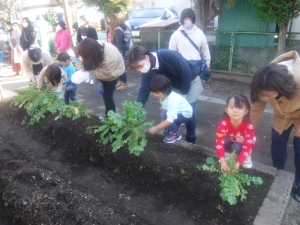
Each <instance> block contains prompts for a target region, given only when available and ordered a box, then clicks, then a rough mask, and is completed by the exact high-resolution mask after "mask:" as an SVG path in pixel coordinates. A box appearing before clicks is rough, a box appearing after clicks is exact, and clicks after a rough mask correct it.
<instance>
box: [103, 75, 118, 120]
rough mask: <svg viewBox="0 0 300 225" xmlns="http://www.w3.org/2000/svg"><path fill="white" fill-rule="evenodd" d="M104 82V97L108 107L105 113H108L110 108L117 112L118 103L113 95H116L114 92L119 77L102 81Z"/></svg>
mask: <svg viewBox="0 0 300 225" xmlns="http://www.w3.org/2000/svg"><path fill="white" fill-rule="evenodd" d="M102 82H103V93H102V97H103V101H104V105H105V108H106V110H105V114H106V115H107V112H108V111H109V110H112V111H114V112H116V105H115V102H114V98H113V95H114V92H115V89H116V85H117V82H118V79H116V80H112V81H102Z"/></svg>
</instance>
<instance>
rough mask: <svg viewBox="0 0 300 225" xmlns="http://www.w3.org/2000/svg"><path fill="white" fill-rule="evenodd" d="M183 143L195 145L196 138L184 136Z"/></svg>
mask: <svg viewBox="0 0 300 225" xmlns="http://www.w3.org/2000/svg"><path fill="white" fill-rule="evenodd" d="M185 141H186V142H188V143H192V144H195V143H196V138H190V137H187V136H185Z"/></svg>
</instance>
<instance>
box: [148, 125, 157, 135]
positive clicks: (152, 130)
mask: <svg viewBox="0 0 300 225" xmlns="http://www.w3.org/2000/svg"><path fill="white" fill-rule="evenodd" d="M157 131H158V129H157V128H156V127H150V128H149V129H148V132H149V133H150V134H155V133H156V132H157Z"/></svg>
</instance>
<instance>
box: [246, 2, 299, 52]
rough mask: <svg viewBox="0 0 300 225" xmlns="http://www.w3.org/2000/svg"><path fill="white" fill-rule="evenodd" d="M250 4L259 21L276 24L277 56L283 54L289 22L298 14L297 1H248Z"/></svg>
mask: <svg viewBox="0 0 300 225" xmlns="http://www.w3.org/2000/svg"><path fill="white" fill-rule="evenodd" d="M250 2H251V3H252V4H253V5H254V8H255V9H256V11H257V13H258V16H259V18H260V19H261V20H263V21H266V22H274V23H277V24H278V26H279V37H278V54H279V55H281V54H283V53H284V52H285V41H286V33H287V28H288V24H289V21H290V20H291V19H294V18H296V17H298V16H299V14H300V2H299V0H285V1H282V0H266V1H261V0H250Z"/></svg>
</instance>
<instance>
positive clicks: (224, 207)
mask: <svg viewBox="0 0 300 225" xmlns="http://www.w3.org/2000/svg"><path fill="white" fill-rule="evenodd" d="M26 118H27V116H26V113H25V111H24V110H22V109H15V108H12V109H10V108H9V104H2V105H0V123H1V129H0V143H1V144H0V154H1V156H2V157H1V158H0V194H2V195H3V198H2V202H1V204H0V211H1V212H2V214H0V218H1V219H3V221H5V222H6V224H12V221H14V222H15V223H14V224H17V225H20V224H22V225H23V224H49V225H50V224H51V225H54V224H55V225H56V224H64V225H72V224H76V225H77V224H80V225H81V224H82V225H83V224H108V225H111V224H124V225H125V224H139V225H140V224H143V225H147V224H149V225H150V224H151V225H154V224H157V225H158V224H159V225H162V224H166V225H169V224H172V225H177V224H178V225H182V224H185V225H189V224H203V225H204V224H205V225H209V224H252V223H253V220H254V218H255V216H256V214H257V212H258V210H259V208H260V206H261V204H262V202H263V200H264V198H265V197H266V195H267V193H268V190H269V188H270V186H271V183H272V181H273V179H274V178H273V177H272V176H270V175H268V174H263V173H261V172H258V171H255V170H249V171H247V173H248V174H250V175H254V176H260V177H262V179H263V180H264V184H263V185H262V186H253V187H247V188H246V189H247V190H248V191H249V194H248V196H247V199H246V201H244V202H239V203H238V204H237V205H235V206H230V205H229V204H228V203H226V202H223V201H222V199H221V197H220V195H219V192H220V188H219V181H218V179H217V175H216V174H210V173H207V172H205V171H199V170H198V169H196V166H197V165H199V164H200V165H202V164H203V163H204V162H205V159H206V157H207V156H206V155H205V154H203V153H202V152H201V148H200V147H199V146H193V145H190V148H189V149H186V148H183V147H181V146H178V145H173V144H165V143H164V142H163V141H162V136H160V135H149V136H147V139H148V145H147V146H146V149H145V151H144V152H143V153H142V154H141V156H139V157H136V156H134V155H129V153H128V150H127V149H125V148H123V149H120V150H119V151H118V152H117V153H115V154H113V153H112V152H111V149H112V148H111V147H110V146H109V145H101V144H97V143H96V139H97V136H95V135H93V134H87V133H86V131H85V128H86V127H87V126H90V125H96V124H98V123H99V121H98V120H95V119H92V120H88V119H79V120H76V121H72V120H69V119H63V120H58V121H54V118H55V116H52V115H49V116H48V117H46V118H45V119H43V120H42V121H41V122H40V123H39V124H37V125H34V126H31V127H26V126H24V125H20V124H21V123H24V121H25V122H26V120H27V121H28V118H27V119H26ZM4 219H5V220H4ZM0 221H1V220H0ZM9 222H11V223H9ZM1 224H2V223H1ZM3 224H5V223H3Z"/></svg>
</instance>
